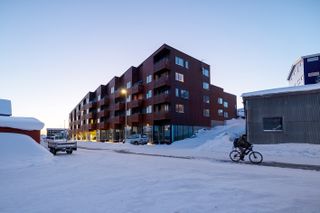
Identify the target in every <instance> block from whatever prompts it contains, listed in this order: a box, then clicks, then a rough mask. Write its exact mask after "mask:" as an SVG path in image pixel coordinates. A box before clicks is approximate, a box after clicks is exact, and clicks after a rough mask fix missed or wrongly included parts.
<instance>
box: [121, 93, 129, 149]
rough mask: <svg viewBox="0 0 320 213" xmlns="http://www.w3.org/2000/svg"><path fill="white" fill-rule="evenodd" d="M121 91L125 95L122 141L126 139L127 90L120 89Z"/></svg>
mask: <svg viewBox="0 0 320 213" xmlns="http://www.w3.org/2000/svg"><path fill="white" fill-rule="evenodd" d="M121 93H122V94H124V95H125V99H126V100H125V117H124V140H123V143H124V142H125V140H126V139H127V126H128V118H127V110H128V101H127V98H128V91H127V90H126V89H122V90H121Z"/></svg>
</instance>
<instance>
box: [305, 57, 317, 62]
mask: <svg viewBox="0 0 320 213" xmlns="http://www.w3.org/2000/svg"><path fill="white" fill-rule="evenodd" d="M318 60H319V57H313V58H307V62H313V61H318Z"/></svg>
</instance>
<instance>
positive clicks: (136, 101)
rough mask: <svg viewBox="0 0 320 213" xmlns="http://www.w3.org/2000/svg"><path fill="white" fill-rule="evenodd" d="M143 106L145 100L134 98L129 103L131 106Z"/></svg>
mask: <svg viewBox="0 0 320 213" xmlns="http://www.w3.org/2000/svg"><path fill="white" fill-rule="evenodd" d="M142 106H143V100H132V101H131V102H129V103H128V107H129V108H137V107H142Z"/></svg>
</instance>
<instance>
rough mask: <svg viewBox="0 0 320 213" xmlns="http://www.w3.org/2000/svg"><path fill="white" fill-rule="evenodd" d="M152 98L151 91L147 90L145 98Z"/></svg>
mask: <svg viewBox="0 0 320 213" xmlns="http://www.w3.org/2000/svg"><path fill="white" fill-rule="evenodd" d="M151 97H152V90H148V92H147V94H146V98H147V99H149V98H151Z"/></svg>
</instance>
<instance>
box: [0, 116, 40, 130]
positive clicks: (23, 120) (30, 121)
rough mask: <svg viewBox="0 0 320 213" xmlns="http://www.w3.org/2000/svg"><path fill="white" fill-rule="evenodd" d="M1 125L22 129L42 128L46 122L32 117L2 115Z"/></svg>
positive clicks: (0, 117) (0, 118)
mask: <svg viewBox="0 0 320 213" xmlns="http://www.w3.org/2000/svg"><path fill="white" fill-rule="evenodd" d="M0 127H9V128H15V129H22V130H41V129H42V128H43V127H44V123H42V122H41V121H39V120H38V119H36V118H30V117H7V116H0Z"/></svg>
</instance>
